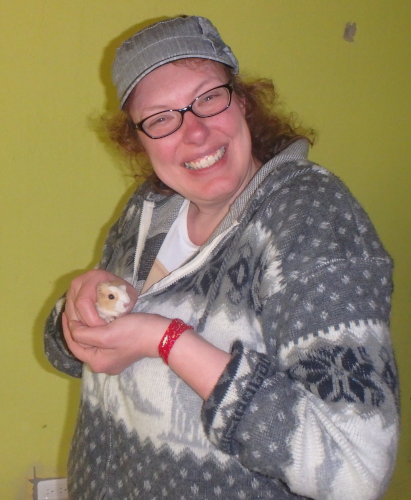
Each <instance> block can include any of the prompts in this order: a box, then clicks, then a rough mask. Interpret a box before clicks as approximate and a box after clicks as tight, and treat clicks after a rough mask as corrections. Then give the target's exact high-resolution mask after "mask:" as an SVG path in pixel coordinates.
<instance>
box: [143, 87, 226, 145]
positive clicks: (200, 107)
mask: <svg viewBox="0 0 411 500" xmlns="http://www.w3.org/2000/svg"><path fill="white" fill-rule="evenodd" d="M229 104H230V91H229V90H228V88H226V87H217V88H215V89H211V90H209V91H208V92H205V93H204V94H202V95H200V96H199V97H197V99H196V100H195V101H194V102H193V104H192V106H191V110H192V111H193V113H194V114H195V115H197V116H199V117H201V118H206V117H209V116H213V115H217V114H218V113H221V112H222V111H224V110H225V109H226V108H228V106H229ZM183 114H184V111H182V112H180V111H163V112H161V113H157V114H155V115H153V116H150V117H148V118H147V119H146V120H144V122H143V123H142V128H143V129H144V131H145V132H146V133H147V134H148V135H149V136H151V137H153V138H160V137H164V136H166V135H169V134H172V133H173V132H175V131H176V130H177V129H178V128H179V127H180V125H181V123H182V121H183Z"/></svg>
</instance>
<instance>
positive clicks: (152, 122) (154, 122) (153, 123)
mask: <svg viewBox="0 0 411 500" xmlns="http://www.w3.org/2000/svg"><path fill="white" fill-rule="evenodd" d="M174 118H175V117H174V116H173V114H172V113H163V114H161V115H154V116H153V117H151V118H150V119H149V120H147V121H146V122H144V124H145V126H146V127H149V128H152V127H160V126H162V125H164V124H165V123H168V122H169V121H170V120H173V119H174Z"/></svg>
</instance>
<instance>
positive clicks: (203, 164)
mask: <svg viewBox="0 0 411 500" xmlns="http://www.w3.org/2000/svg"><path fill="white" fill-rule="evenodd" d="M224 153H225V147H222V148H220V149H219V150H218V151H217V152H216V153H214V154H213V155H210V156H205V157H204V158H201V160H197V161H190V162H188V163H184V165H185V167H186V168H188V169H190V170H200V169H202V168H207V167H211V165H214V163H215V162H217V161H218V160H220V159H221V158H222V157H223V156H224Z"/></svg>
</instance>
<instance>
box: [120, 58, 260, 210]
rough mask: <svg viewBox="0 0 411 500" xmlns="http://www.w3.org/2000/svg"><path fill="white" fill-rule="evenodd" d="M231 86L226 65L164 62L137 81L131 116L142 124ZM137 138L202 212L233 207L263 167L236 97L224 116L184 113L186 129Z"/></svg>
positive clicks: (161, 172)
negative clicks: (167, 111)
mask: <svg viewBox="0 0 411 500" xmlns="http://www.w3.org/2000/svg"><path fill="white" fill-rule="evenodd" d="M226 83H227V75H226V73H225V71H224V69H223V67H222V66H221V65H220V64H218V63H215V62H212V61H207V60H204V62H201V63H199V64H177V65H176V64H171V63H170V64H165V65H164V66H161V67H160V68H157V69H155V70H154V71H152V72H151V73H149V74H148V75H147V76H146V77H144V78H143V79H142V80H141V82H139V83H138V85H137V87H136V90H135V92H134V94H133V98H132V101H131V104H130V108H129V112H130V115H131V118H132V120H133V121H134V123H138V122H139V121H141V120H143V119H144V118H147V117H148V116H150V115H153V114H154V113H158V112H160V111H164V110H168V109H181V108H184V107H186V106H188V105H189V104H190V103H192V102H193V101H194V99H195V98H196V97H198V96H199V95H200V94H203V93H204V92H207V91H208V90H210V89H212V88H214V87H217V86H219V85H223V84H226ZM138 134H139V136H140V139H141V141H142V143H143V146H144V148H145V150H146V152H147V154H148V156H149V158H150V161H151V164H152V166H153V168H154V170H155V172H156V174H157V175H158V177H159V178H160V179H161V180H162V181H163V182H164V183H165V184H167V186H169V187H171V188H172V189H174V190H175V191H177V192H178V193H180V194H181V195H182V196H184V197H185V198H188V199H189V200H190V201H192V202H193V203H195V204H196V205H197V206H198V207H199V208H200V209H208V210H214V209H216V210H219V209H221V208H224V207H228V206H229V205H230V204H231V203H232V202H233V201H234V199H235V198H236V197H237V196H238V195H239V194H240V193H241V191H242V190H243V189H244V188H245V186H246V185H247V184H248V182H249V181H250V179H251V178H252V176H253V175H254V174H255V172H256V171H257V169H258V167H259V166H260V165H259V164H258V163H257V161H255V160H254V158H253V157H252V155H251V137H250V131H249V129H248V125H247V122H246V121H245V118H244V110H243V106H242V104H241V103H240V101H239V99H238V98H237V96H235V95H234V94H233V96H232V101H231V105H230V107H229V108H228V109H227V110H225V111H223V112H222V113H220V114H219V115H216V116H212V117H208V118H199V117H197V116H195V115H194V114H193V113H191V112H187V113H185V115H184V121H183V124H182V125H181V127H180V128H179V129H178V130H177V131H176V132H174V133H173V134H171V135H169V136H167V137H163V138H162V139H151V138H149V137H148V136H146V135H145V134H144V133H143V132H138ZM200 162H201V163H200Z"/></svg>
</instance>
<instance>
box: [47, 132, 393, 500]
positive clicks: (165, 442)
mask: <svg viewBox="0 0 411 500" xmlns="http://www.w3.org/2000/svg"><path fill="white" fill-rule="evenodd" d="M306 152H307V145H306V142H305V141H299V142H297V143H294V144H292V145H291V146H289V147H288V148H287V149H286V150H284V151H283V152H282V153H280V154H278V155H276V156H275V157H274V158H273V159H272V160H270V161H269V162H268V163H266V164H265V165H263V166H262V167H261V168H260V170H259V171H258V172H257V174H256V175H255V176H254V178H253V179H252V180H251V182H250V183H249V185H248V186H247V187H246V189H245V190H244V191H243V192H242V193H241V194H240V196H239V197H238V198H237V200H236V201H235V202H234V203H233V205H232V206H231V208H230V212H229V214H228V215H227V216H226V217H225V219H224V220H223V221H222V222H221V224H220V225H219V227H218V228H217V229H216V231H215V232H214V234H213V235H212V236H211V238H210V239H209V241H207V242H206V243H205V244H204V245H203V246H202V247H201V248H200V249H199V251H198V253H197V254H196V255H195V256H194V257H193V258H192V259H190V261H189V262H186V263H185V264H184V265H182V266H181V267H180V268H179V269H176V270H175V271H173V272H172V273H171V274H170V275H169V276H167V277H166V278H164V279H162V280H161V281H160V282H158V283H156V284H155V285H153V286H152V287H151V288H150V289H149V290H147V291H146V292H145V293H143V294H141V295H140V296H139V298H138V300H137V303H136V305H135V307H134V309H133V312H146V313H155V314H160V315H163V316H166V317H168V318H180V319H182V320H183V321H184V322H185V323H187V324H190V325H193V327H194V329H195V331H196V332H197V333H198V334H199V335H201V336H202V337H204V338H205V339H206V340H207V341H209V342H211V343H212V344H214V345H215V346H217V347H218V348H220V349H222V350H224V351H226V352H230V353H231V361H230V362H229V363H228V365H227V367H226V369H225V371H224V372H223V374H222V375H221V377H220V379H219V381H218V383H217V384H216V386H215V388H214V390H213V392H212V394H211V395H210V397H209V399H208V400H207V401H205V402H204V401H203V400H202V399H201V398H200V397H199V396H198V395H197V394H196V393H195V392H194V391H193V390H192V389H191V388H190V387H189V386H188V385H186V384H185V383H184V382H183V381H182V380H181V379H179V378H178V377H177V375H176V374H175V373H174V372H173V371H172V370H171V369H170V368H169V367H168V366H166V365H165V364H164V363H163V362H162V360H161V359H159V358H156V359H152V358H150V359H149V358H146V359H143V360H140V361H138V362H136V363H134V364H133V365H131V366H130V367H128V368H127V369H125V370H124V371H123V372H122V373H121V374H119V375H115V376H109V375H106V374H96V373H93V372H92V371H91V370H90V368H89V367H88V366H87V365H84V366H83V364H82V363H81V362H80V361H79V360H77V359H75V358H74V357H73V355H72V354H71V353H70V352H68V350H67V348H66V346H65V344H64V341H63V337H62V332H61V312H62V310H63V308H64V298H62V299H61V300H60V301H59V302H58V303H57V305H56V307H55V308H54V310H53V311H52V313H51V315H50V317H49V319H48V321H47V324H46V328H45V349H46V354H47V356H48V358H49V360H50V361H51V363H52V364H53V365H54V366H55V367H56V368H57V369H59V370H61V371H63V372H65V373H67V374H69V375H72V376H75V377H81V376H82V378H83V382H82V398H81V406H80V411H79V417H78V422H77V427H76V431H75V434H74V437H73V442H72V447H71V452H70V457H69V466H68V471H69V474H68V476H69V491H70V495H71V496H70V498H71V500H97V499H98V500H102V499H104V500H123V499H124V500H126V499H130V500H131V499H144V500H154V499H156V500H159V499H163V498H164V499H167V498H169V499H173V500H191V499H201V500H205V499H224V500H231V499H232V500H234V499H236V500H238V499H240V500H241V499H276V500H283V499H291V498H294V499H301V498H303V497H308V498H312V499H316V500H325V499H327V500H356V499H358V500H360V499H361V500H375V499H378V498H380V497H381V496H382V494H383V492H384V491H385V489H386V487H387V484H388V481H389V479H390V476H391V473H392V470H393V466H394V462H395V456H396V447H397V440H398V406H399V404H398V379H397V373H396V365H395V359H394V355H393V351H392V345H391V341H390V335H389V329H388V324H389V315H390V295H391V289H392V283H391V273H392V262H391V260H390V258H389V256H388V255H387V253H386V251H385V250H384V248H383V246H382V245H381V243H380V241H379V239H378V236H377V234H376V232H375V230H374V228H373V226H372V224H371V222H370V221H369V219H368V217H367V215H366V214H365V212H364V210H363V209H362V208H361V207H360V205H359V203H358V202H357V201H356V200H355V199H354V198H353V196H352V195H351V194H350V192H349V191H348V190H347V188H346V187H345V186H344V185H343V183H342V182H341V181H340V180H339V179H338V178H337V177H336V176H334V175H333V174H331V173H330V172H328V171H327V170H325V169H323V168H321V167H319V166H317V165H315V164H313V163H312V162H310V161H308V160H307V159H306ZM182 202H183V198H182V197H181V196H180V195H178V194H176V195H173V196H169V197H165V196H162V195H159V194H157V193H155V192H154V191H153V190H152V189H151V188H150V187H149V186H148V185H143V186H142V187H141V188H140V189H139V190H137V192H136V193H135V195H134V196H133V197H132V198H131V200H130V201H129V203H128V204H127V206H126V208H125V210H124V212H123V215H122V216H121V218H120V219H119V221H118V222H117V223H116V224H115V226H114V227H113V228H112V229H111V231H110V233H109V236H108V238H107V241H106V244H105V247H104V252H103V257H102V261H101V264H100V266H101V267H102V268H104V269H107V270H109V271H110V272H112V273H114V274H116V275H119V276H122V277H124V278H125V279H127V280H128V281H129V282H130V283H132V284H133V285H134V286H135V287H136V288H137V289H138V290H139V291H140V290H141V289H142V286H143V284H144V281H145V279H146V277H147V275H148V273H149V271H150V268H151V266H152V264H153V262H154V259H155V257H156V255H157V253H158V250H159V248H160V247H161V244H162V242H163V241H164V238H165V235H166V234H167V231H168V229H169V228H170V226H171V224H172V223H173V221H174V220H175V218H176V216H177V214H178V211H179V209H180V206H181V204H182Z"/></svg>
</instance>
